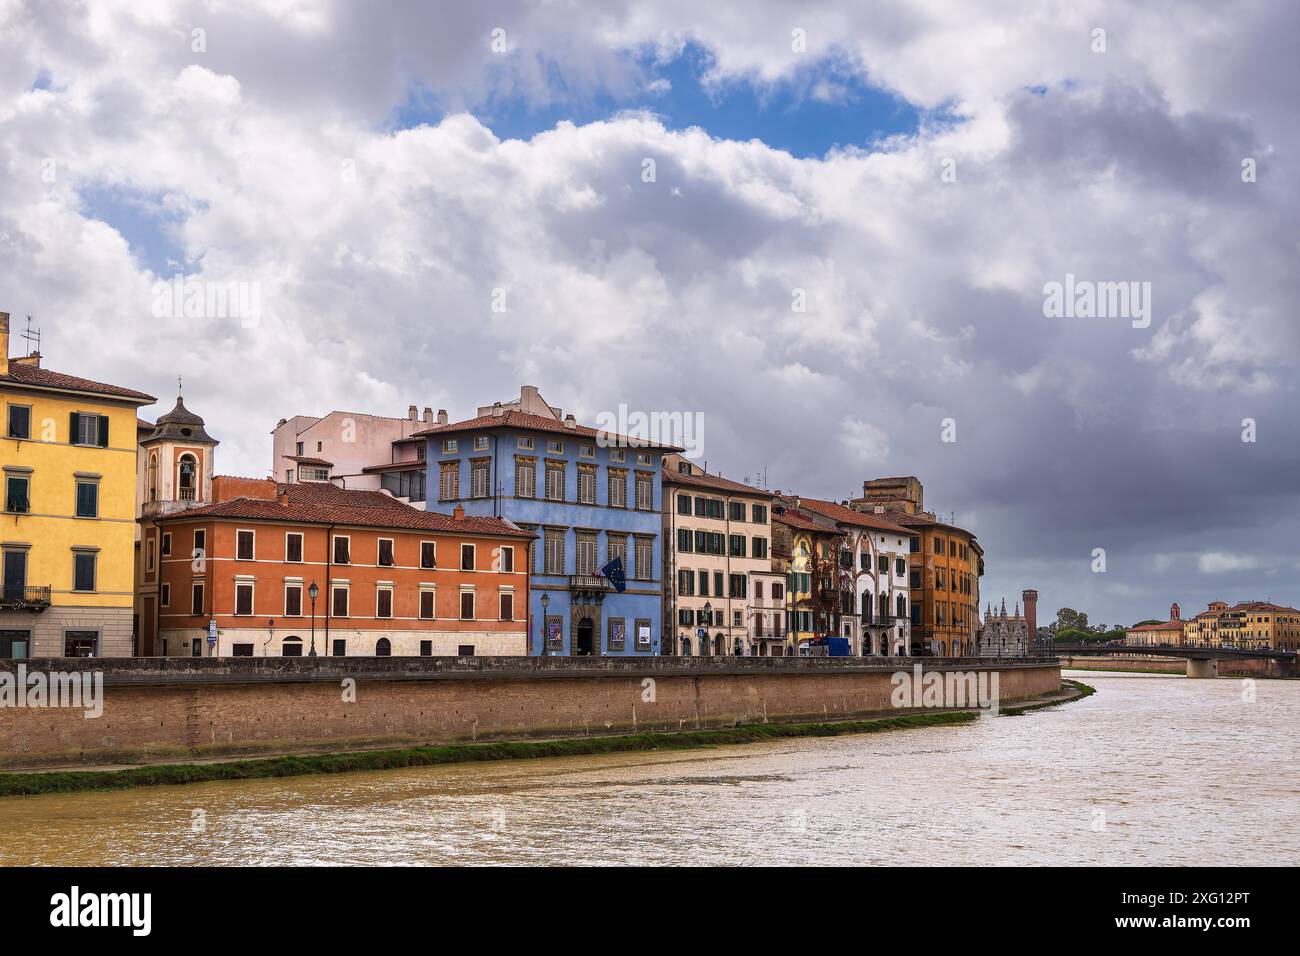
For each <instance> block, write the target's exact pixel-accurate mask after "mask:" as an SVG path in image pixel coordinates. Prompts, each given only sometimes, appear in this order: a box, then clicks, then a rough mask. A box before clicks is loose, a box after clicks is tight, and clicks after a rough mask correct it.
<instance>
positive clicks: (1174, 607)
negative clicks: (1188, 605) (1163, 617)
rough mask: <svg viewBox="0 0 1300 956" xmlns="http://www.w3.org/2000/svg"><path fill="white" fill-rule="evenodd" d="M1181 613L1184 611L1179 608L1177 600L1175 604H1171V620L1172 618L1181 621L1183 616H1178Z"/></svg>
mask: <svg viewBox="0 0 1300 956" xmlns="http://www.w3.org/2000/svg"><path fill="white" fill-rule="evenodd" d="M1180 613H1182V612H1181V611H1180V610H1179V608H1178V602H1177V601H1175V602H1174V603H1173V604H1171V605H1169V620H1171V621H1181V620H1182V618H1181V617H1179V616H1178V615H1179V614H1180Z"/></svg>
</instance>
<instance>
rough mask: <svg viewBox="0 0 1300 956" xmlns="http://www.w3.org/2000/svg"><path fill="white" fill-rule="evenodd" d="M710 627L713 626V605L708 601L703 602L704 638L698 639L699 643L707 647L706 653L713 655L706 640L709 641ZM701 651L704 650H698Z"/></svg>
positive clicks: (710, 646) (711, 648)
mask: <svg viewBox="0 0 1300 956" xmlns="http://www.w3.org/2000/svg"><path fill="white" fill-rule="evenodd" d="M712 626H713V605H712V604H710V603H709V602H708V601H705V602H704V636H703V637H701V638H700V643H701V644H705V645H706V646H707V647H708V649H709V651H708V652H709V653H710V654H712V653H713V645H712V644H711V643H708V640H709V628H711V627H712ZM703 649H704V648H700V650H701V651H702V650H703Z"/></svg>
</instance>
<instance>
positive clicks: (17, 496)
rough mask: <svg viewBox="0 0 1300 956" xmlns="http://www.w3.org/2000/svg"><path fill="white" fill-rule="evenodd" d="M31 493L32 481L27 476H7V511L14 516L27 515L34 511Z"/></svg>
mask: <svg viewBox="0 0 1300 956" xmlns="http://www.w3.org/2000/svg"><path fill="white" fill-rule="evenodd" d="M30 492H31V479H30V478H28V477H27V476H26V475H5V511H9V512H12V513H14V514H27V513H28V512H29V511H31V510H32V503H31V501H30V500H29V498H28V495H29V494H30Z"/></svg>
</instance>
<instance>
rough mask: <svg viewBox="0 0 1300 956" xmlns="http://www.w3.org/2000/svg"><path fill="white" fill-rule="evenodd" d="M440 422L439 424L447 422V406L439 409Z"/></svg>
mask: <svg viewBox="0 0 1300 956" xmlns="http://www.w3.org/2000/svg"><path fill="white" fill-rule="evenodd" d="M438 424H439V425H445V424H447V409H445V408H440V409H438Z"/></svg>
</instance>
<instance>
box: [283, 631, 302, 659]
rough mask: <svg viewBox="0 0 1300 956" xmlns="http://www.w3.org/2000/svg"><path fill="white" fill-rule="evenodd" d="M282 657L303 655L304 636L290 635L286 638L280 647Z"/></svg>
mask: <svg viewBox="0 0 1300 956" xmlns="http://www.w3.org/2000/svg"><path fill="white" fill-rule="evenodd" d="M280 656H281V657H302V638H301V637H296V636H294V635H292V634H291V635H289V636H288V637H286V638H285V639H284V645H283V646H282V647H281V648H280Z"/></svg>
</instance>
